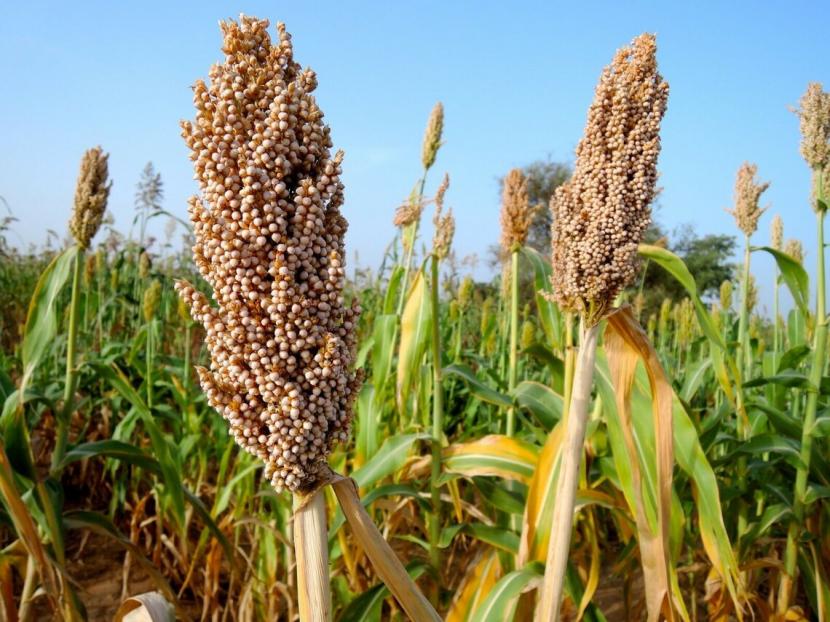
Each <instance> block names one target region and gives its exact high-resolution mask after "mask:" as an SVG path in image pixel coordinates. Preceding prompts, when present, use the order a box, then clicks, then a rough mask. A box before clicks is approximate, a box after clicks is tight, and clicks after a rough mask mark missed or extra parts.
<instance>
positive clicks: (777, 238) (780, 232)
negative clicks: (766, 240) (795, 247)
mask: <svg viewBox="0 0 830 622" xmlns="http://www.w3.org/2000/svg"><path fill="white" fill-rule="evenodd" d="M783 244H784V221H783V220H782V219H781V216H780V215H778V214H776V215H775V217H774V218H773V219H772V225H771V226H770V245H771V246H772V247H773V248H774V249H775V250H777V251H780V250H781V248H782V245H783Z"/></svg>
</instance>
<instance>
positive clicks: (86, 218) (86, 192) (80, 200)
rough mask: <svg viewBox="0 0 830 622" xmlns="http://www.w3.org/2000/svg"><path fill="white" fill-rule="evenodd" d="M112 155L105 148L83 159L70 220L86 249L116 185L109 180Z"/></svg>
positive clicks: (78, 239)
mask: <svg viewBox="0 0 830 622" xmlns="http://www.w3.org/2000/svg"><path fill="white" fill-rule="evenodd" d="M108 159H109V154H107V153H104V151H103V150H102V149H101V147H93V148H92V149H88V150H87V151H86V152H85V153H84V156H83V158H82V159H81V171H80V173H79V174H78V182H77V185H76V186H75V203H74V205H73V208H72V217H71V218H70V219H69V231H70V232H71V233H72V237H73V238H75V241H76V242H77V243H78V246H80V247H81V248H83V249H87V248H89V243H90V242H91V241H92V238H93V237H95V234H96V233H98V229H99V227H100V226H101V221H102V220H103V218H104V210H106V208H107V199H108V198H109V195H110V188H111V187H112V182H108V181H107V177H108V174H109V173H108V165H107V160H108Z"/></svg>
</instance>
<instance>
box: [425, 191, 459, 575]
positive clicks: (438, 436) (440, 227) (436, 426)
mask: <svg viewBox="0 0 830 622" xmlns="http://www.w3.org/2000/svg"><path fill="white" fill-rule="evenodd" d="M448 187H449V176H447V175H445V176H444V181H443V182H442V183H441V188H440V189H439V192H438V194H437V196H436V200H435V216H434V217H433V224H434V225H435V236H434V238H433V243H432V259H431V278H430V304H431V305H432V382H433V387H432V474H431V475H432V476H431V478H430V495H431V500H432V516H431V517H430V528H429V556H430V562H431V563H432V565H433V567H434V568H435V569H436V571H438V572H439V573H440V571H441V549H440V548H439V547H438V541H439V539H440V537H441V488H440V487H439V485H438V481H439V480H440V478H441V452H442V448H443V443H444V388H443V386H442V385H443V373H442V370H441V314H440V308H439V305H440V302H439V298H438V287H439V278H440V265H441V260H442V259H444V258H445V257H446V256H447V255H448V254H449V251H450V245H451V244H452V238H453V234H454V233H455V220H454V218H453V215H452V210H449V211H448V212H447V213H446V214H444V213H443V209H444V193H445V192H446V191H447V188H448ZM439 583H440V582H439Z"/></svg>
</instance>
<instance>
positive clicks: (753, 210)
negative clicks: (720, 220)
mask: <svg viewBox="0 0 830 622" xmlns="http://www.w3.org/2000/svg"><path fill="white" fill-rule="evenodd" d="M757 173H758V167H757V166H756V165H755V164H750V163H749V162H744V163H743V164H741V167H740V168H739V169H738V176H737V178H736V180H735V208H734V209H731V210H727V211H728V212H729V213H730V214H732V215H733V216H734V217H735V222H736V223H737V224H738V228H739V229H740V230H741V231H743V232H744V235H746V236H747V237H751V236H752V234H753V233H755V231H756V230H757V229H758V219H759V218H761V214H763V213H764V212H765V211H766V208H763V209H762V208H761V207H760V206H759V205H758V201H759V200H760V198H761V195H762V194H763V193H764V191H765V190H766V189H767V188H769V182H764V183H758V182H757V181H755V175H756V174H757Z"/></svg>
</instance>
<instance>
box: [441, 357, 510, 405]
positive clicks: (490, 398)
mask: <svg viewBox="0 0 830 622" xmlns="http://www.w3.org/2000/svg"><path fill="white" fill-rule="evenodd" d="M443 372H444V374H445V375H449V376H458V377H460V378H462V379H463V380H464V381H465V382H466V383H467V385H468V386H469V387H470V392H471V393H472V394H473V395H475V396H476V397H477V398H478V399H480V400H481V401H483V402H487V403H488V404H493V405H494V406H501V407H503V408H510V407H511V406H513V401H512V400H511V399H510V398H509V397H507V396H506V395H505V394H504V393H499V392H498V391H496V390H495V389H493V388H491V387H488V386H487V385H486V384H484V383H483V382H482V381H481V380H479V379H478V378H476V375H475V374H474V373H473V370H472V369H470V368H469V367H467V366H466V365H462V364H454V365H448V366H447V367H445V368H444V370H443Z"/></svg>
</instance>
